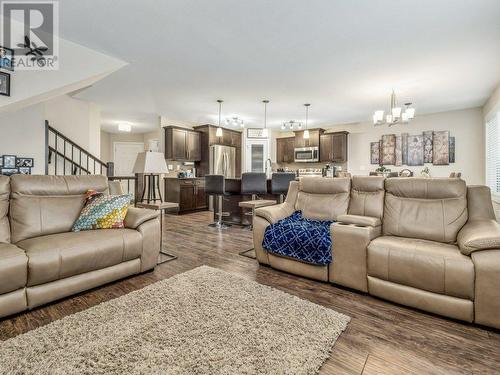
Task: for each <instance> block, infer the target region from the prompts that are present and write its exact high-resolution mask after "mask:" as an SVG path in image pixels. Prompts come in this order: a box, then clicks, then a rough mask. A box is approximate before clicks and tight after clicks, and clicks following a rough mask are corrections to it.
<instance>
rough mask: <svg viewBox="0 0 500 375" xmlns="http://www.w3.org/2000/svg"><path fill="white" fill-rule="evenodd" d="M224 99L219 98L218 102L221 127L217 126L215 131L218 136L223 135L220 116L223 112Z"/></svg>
mask: <svg viewBox="0 0 500 375" xmlns="http://www.w3.org/2000/svg"><path fill="white" fill-rule="evenodd" d="M223 101H224V100H221V99H219V100H217V103H219V127H218V128H217V130H216V132H215V136H216V137H222V128H221V127H220V116H221V112H222V102H223Z"/></svg>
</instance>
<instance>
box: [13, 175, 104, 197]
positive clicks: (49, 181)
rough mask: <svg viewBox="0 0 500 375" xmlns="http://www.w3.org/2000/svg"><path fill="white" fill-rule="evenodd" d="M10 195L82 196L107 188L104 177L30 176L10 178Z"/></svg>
mask: <svg viewBox="0 0 500 375" xmlns="http://www.w3.org/2000/svg"><path fill="white" fill-rule="evenodd" d="M10 187H11V190H12V193H18V194H22V195H48V196H54V195H82V194H85V193H86V192H87V190H91V189H92V190H96V191H99V192H104V191H106V189H107V188H108V180H107V178H106V176H101V175H88V176H30V175H22V174H18V175H14V176H12V177H11V181H10Z"/></svg>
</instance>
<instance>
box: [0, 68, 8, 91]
mask: <svg viewBox="0 0 500 375" xmlns="http://www.w3.org/2000/svg"><path fill="white" fill-rule="evenodd" d="M0 95H4V96H10V74H9V73H5V72H0Z"/></svg>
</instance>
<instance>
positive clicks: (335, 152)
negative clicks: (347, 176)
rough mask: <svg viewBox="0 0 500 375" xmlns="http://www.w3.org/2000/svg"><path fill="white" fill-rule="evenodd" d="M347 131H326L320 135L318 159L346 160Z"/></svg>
mask: <svg viewBox="0 0 500 375" xmlns="http://www.w3.org/2000/svg"><path fill="white" fill-rule="evenodd" d="M348 134H349V133H348V132H336V133H327V134H323V135H321V136H320V148H319V151H320V161H321V162H329V161H331V162H335V163H345V162H347V136H348Z"/></svg>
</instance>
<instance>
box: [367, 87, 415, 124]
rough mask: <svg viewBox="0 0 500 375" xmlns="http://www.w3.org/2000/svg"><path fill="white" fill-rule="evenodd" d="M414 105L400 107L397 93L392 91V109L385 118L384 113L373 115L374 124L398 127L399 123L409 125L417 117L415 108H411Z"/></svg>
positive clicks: (377, 112)
mask: <svg viewBox="0 0 500 375" xmlns="http://www.w3.org/2000/svg"><path fill="white" fill-rule="evenodd" d="M411 104H412V103H405V108H404V111H403V108H401V107H398V105H397V100H396V93H395V92H394V90H392V94H391V107H390V109H389V111H387V112H388V113H387V115H386V116H385V118H384V111H383V110H378V111H375V113H374V114H373V124H374V125H383V124H387V125H389V126H392V125H396V124H399V123H405V124H406V123H408V122H409V121H410V120H413V118H414V117H415V108H413V107H411Z"/></svg>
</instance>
